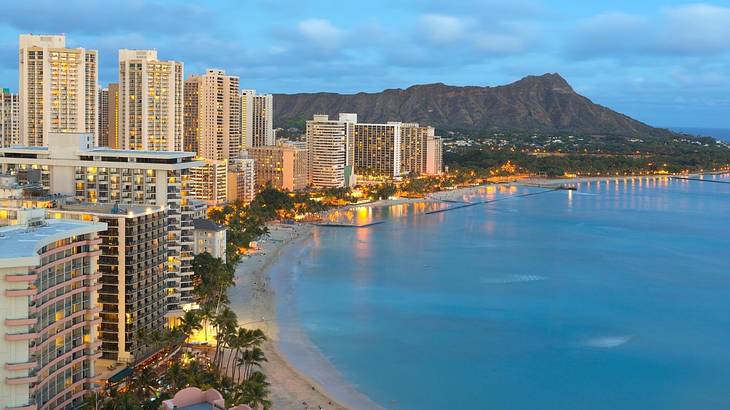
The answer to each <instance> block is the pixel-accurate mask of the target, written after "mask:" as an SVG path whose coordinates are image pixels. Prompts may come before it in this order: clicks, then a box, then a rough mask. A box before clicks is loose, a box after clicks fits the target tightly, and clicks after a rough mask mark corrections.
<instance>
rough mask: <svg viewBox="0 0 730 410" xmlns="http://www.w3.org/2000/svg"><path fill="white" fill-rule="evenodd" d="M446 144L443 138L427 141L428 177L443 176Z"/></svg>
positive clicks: (433, 137)
mask: <svg viewBox="0 0 730 410" xmlns="http://www.w3.org/2000/svg"><path fill="white" fill-rule="evenodd" d="M443 155H444V143H443V140H442V139H441V137H436V136H429V137H428V138H427V139H426V172H425V174H426V175H441V174H442V173H443V170H444V161H443Z"/></svg>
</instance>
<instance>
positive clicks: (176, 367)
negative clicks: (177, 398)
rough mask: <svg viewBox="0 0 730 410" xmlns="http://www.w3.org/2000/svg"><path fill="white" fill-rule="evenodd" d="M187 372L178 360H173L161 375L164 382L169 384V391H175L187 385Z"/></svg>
mask: <svg viewBox="0 0 730 410" xmlns="http://www.w3.org/2000/svg"><path fill="white" fill-rule="evenodd" d="M188 376H189V373H188V372H187V371H186V370H185V369H184V368H183V367H182V365H180V363H179V362H173V363H172V364H171V365H170V366H169V367H168V368H167V370H166V371H165V374H164V375H163V376H162V378H163V380H164V382H165V383H166V384H167V385H169V386H170V390H169V391H170V392H172V393H177V392H178V391H180V390H181V389H183V388H185V387H187V386H188V381H189V379H190V378H189V377H188Z"/></svg>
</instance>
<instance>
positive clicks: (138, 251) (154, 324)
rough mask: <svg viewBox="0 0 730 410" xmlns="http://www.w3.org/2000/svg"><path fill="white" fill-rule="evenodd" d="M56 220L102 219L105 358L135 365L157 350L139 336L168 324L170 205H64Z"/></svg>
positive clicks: (52, 213) (101, 300)
mask: <svg viewBox="0 0 730 410" xmlns="http://www.w3.org/2000/svg"><path fill="white" fill-rule="evenodd" d="M47 213H48V216H49V217H50V218H54V219H67V220H79V221H94V222H103V223H105V224H106V225H107V229H106V230H104V231H101V232H100V233H99V238H100V239H101V243H100V244H99V249H100V250H101V255H100V256H99V263H98V266H99V274H100V275H101V277H100V278H99V283H101V288H100V289H99V291H98V294H99V297H98V304H99V306H100V307H101V314H100V316H101V326H100V327H99V339H100V340H101V359H102V360H109V361H110V363H116V362H122V363H136V362H139V361H140V360H143V359H145V358H146V356H147V355H149V354H150V353H153V352H154V348H155V346H154V345H152V346H148V345H147V344H145V343H144V342H143V341H142V340H140V337H139V335H140V333H145V334H147V335H152V334H154V333H155V332H161V331H163V329H164V326H165V314H166V313H167V309H166V306H165V291H166V288H165V274H166V272H165V261H166V258H167V255H166V254H165V238H166V236H167V228H166V223H165V208H164V207H160V206H149V205H121V206H120V205H112V204H59V205H58V206H57V207H56V208H54V209H48V210H47Z"/></svg>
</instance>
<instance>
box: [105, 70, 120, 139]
mask: <svg viewBox="0 0 730 410" xmlns="http://www.w3.org/2000/svg"><path fill="white" fill-rule="evenodd" d="M108 90H109V104H108V111H107V119H108V124H107V142H108V145H105V146H106V147H109V148H113V149H119V147H120V142H119V84H117V83H112V84H109V88H108Z"/></svg>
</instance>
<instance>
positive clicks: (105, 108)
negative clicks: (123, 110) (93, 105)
mask: <svg viewBox="0 0 730 410" xmlns="http://www.w3.org/2000/svg"><path fill="white" fill-rule="evenodd" d="M98 101H99V107H98V109H97V110H96V112H97V113H98V115H99V121H98V124H99V141H98V145H99V146H100V147H108V146H109V89H108V88H100V89H99V98H98Z"/></svg>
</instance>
